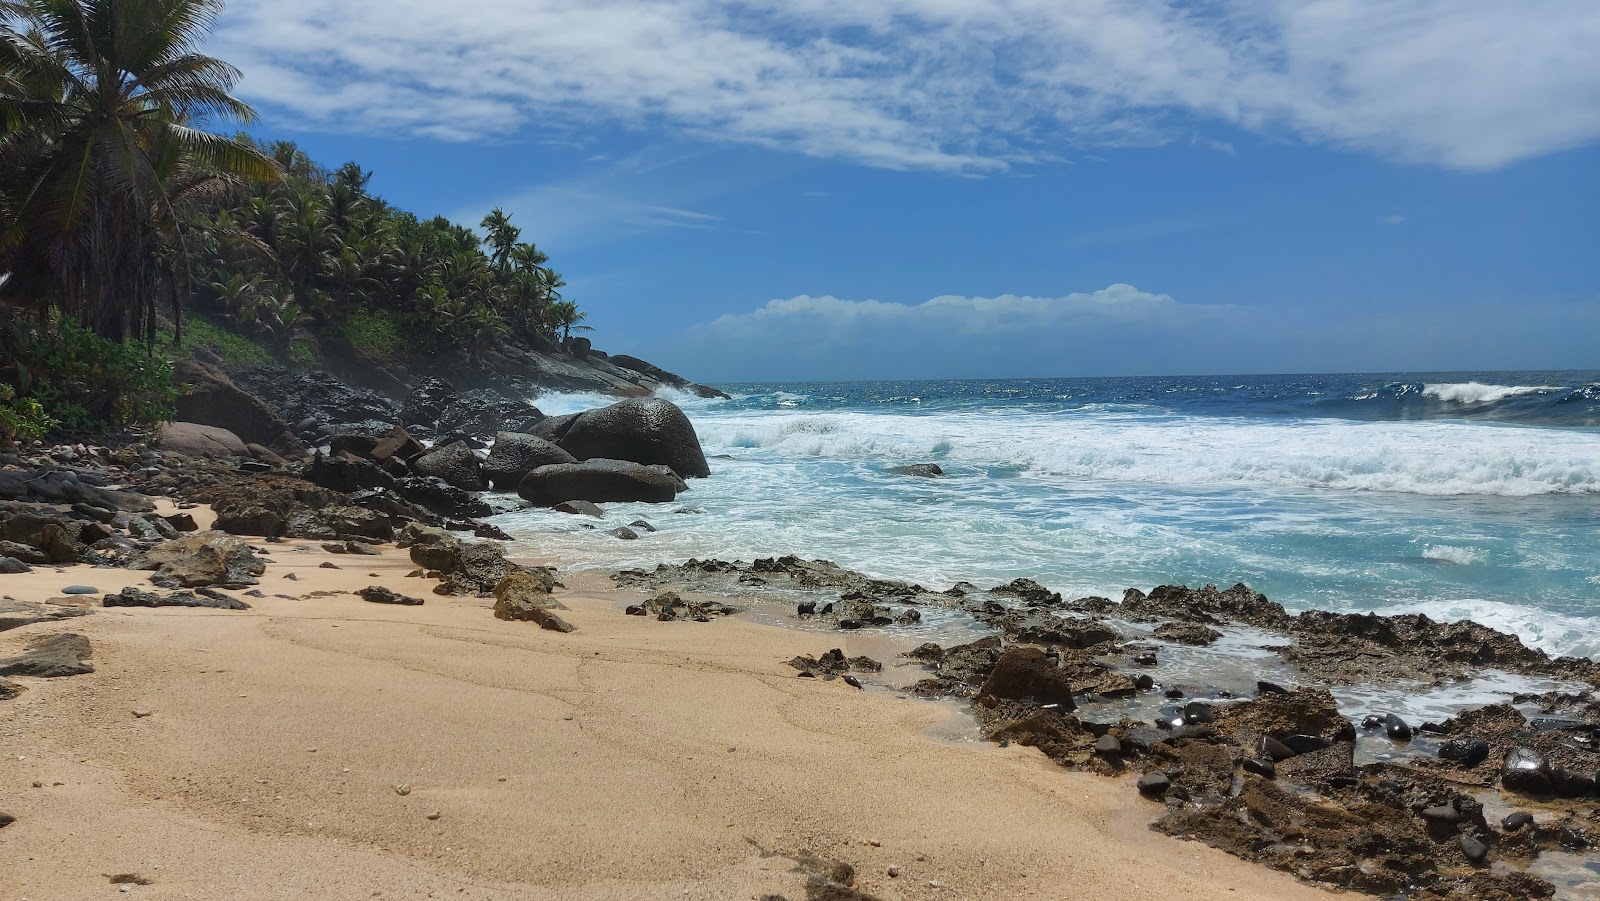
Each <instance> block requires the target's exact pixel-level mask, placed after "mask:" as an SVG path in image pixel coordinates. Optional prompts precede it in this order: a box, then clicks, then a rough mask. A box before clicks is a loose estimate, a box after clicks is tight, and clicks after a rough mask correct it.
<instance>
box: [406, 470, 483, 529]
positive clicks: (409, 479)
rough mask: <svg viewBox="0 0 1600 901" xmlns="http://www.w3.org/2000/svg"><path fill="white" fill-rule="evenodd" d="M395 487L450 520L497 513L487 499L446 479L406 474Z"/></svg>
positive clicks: (422, 505) (419, 504)
mask: <svg viewBox="0 0 1600 901" xmlns="http://www.w3.org/2000/svg"><path fill="white" fill-rule="evenodd" d="M394 489H395V491H397V492H399V493H400V496H401V497H403V498H405V499H406V500H408V501H410V502H412V503H414V504H417V505H418V506H421V507H423V508H424V509H426V510H429V511H431V512H433V513H437V514H438V515H440V516H443V517H446V518H449V519H477V518H478V517H480V516H488V515H490V514H491V513H493V512H494V509H493V508H492V507H490V506H489V504H488V503H486V502H485V501H484V500H483V499H481V498H479V497H477V496H476V495H474V494H472V493H471V492H469V491H466V490H463V489H461V488H457V487H455V486H454V485H450V484H448V483H447V482H445V481H444V480H443V479H437V478H431V477H428V476H406V477H405V478H401V479H396V480H395V481H394Z"/></svg>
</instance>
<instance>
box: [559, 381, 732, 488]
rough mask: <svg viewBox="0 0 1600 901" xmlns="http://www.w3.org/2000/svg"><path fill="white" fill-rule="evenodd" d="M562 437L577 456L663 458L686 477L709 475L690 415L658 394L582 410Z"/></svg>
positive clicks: (656, 460)
mask: <svg viewBox="0 0 1600 901" xmlns="http://www.w3.org/2000/svg"><path fill="white" fill-rule="evenodd" d="M558 443H559V444H560V445H561V447H562V448H563V449H565V450H566V451H567V453H569V454H572V455H573V456H574V457H577V458H578V459H579V460H593V459H596V458H599V459H604V460H627V461H629V462H632V463H643V464H645V465H647V466H649V465H655V464H660V465H663V466H670V467H671V468H672V470H673V472H676V473H677V474H678V475H680V476H683V477H684V478H686V479H703V478H705V477H707V476H709V475H711V467H710V466H708V465H706V455H705V452H704V451H702V450H701V449H700V438H699V436H697V435H696V434H695V432H694V426H693V425H692V424H691V423H690V422H689V417H687V416H685V415H684V413H683V411H682V410H680V409H678V406H677V405H676V404H674V403H672V402H671V401H666V400H662V399H661V398H659V397H636V398H630V399H628V400H624V401H618V402H617V403H614V404H612V405H611V406H609V407H603V408H601V409H599V410H589V411H587V412H585V413H580V414H578V417H577V419H575V420H574V421H573V423H572V425H571V427H570V428H568V429H567V432H566V434H565V435H563V436H562V438H561V440H560V441H559V442H558ZM585 500H593V498H585Z"/></svg>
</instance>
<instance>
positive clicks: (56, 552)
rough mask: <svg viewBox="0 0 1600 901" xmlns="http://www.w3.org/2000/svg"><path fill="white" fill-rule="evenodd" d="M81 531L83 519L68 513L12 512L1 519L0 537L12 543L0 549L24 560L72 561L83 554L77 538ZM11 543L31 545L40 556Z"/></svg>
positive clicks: (38, 561)
mask: <svg viewBox="0 0 1600 901" xmlns="http://www.w3.org/2000/svg"><path fill="white" fill-rule="evenodd" d="M82 531H83V523H81V522H79V521H77V520H75V519H72V518H71V517H67V516H58V515H53V514H49V515H45V514H37V513H14V514H12V515H11V516H8V517H6V518H4V519H0V538H3V539H4V540H5V541H7V542H11V543H12V544H7V545H4V546H0V553H3V554H5V555H6V556H8V557H16V558H17V559H19V560H22V561H23V562H24V563H33V564H39V563H72V562H75V561H77V559H78V558H79V557H80V556H81V555H82V554H83V548H82V547H81V546H80V545H79V543H78V540H77V539H78V535H79V534H80V533H81V532H82ZM13 545H25V546H27V547H30V548H33V549H34V550H35V551H37V552H38V555H43V559H40V558H39V556H38V555H36V554H30V553H28V552H25V551H21V550H20V549H19V548H17V547H14V546H13Z"/></svg>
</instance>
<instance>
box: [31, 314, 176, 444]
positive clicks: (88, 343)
mask: <svg viewBox="0 0 1600 901" xmlns="http://www.w3.org/2000/svg"><path fill="white" fill-rule="evenodd" d="M14 346H15V348H16V351H17V359H16V361H15V363H14V368H15V370H16V374H17V381H18V384H17V386H16V387H17V393H18V394H20V395H21V396H22V397H24V398H27V399H31V400H32V401H35V402H37V403H38V404H41V405H42V406H43V408H44V409H46V410H49V411H50V415H51V416H52V417H54V418H55V419H57V420H59V422H60V425H61V427H62V428H65V429H68V430H71V431H81V432H105V431H121V430H123V429H126V428H128V427H129V426H135V425H154V424H156V423H161V422H170V421H172V418H173V416H174V414H175V412H176V405H177V399H178V393H177V390H176V389H175V388H174V387H173V386H172V361H171V360H170V359H167V358H166V357H165V356H161V355H158V354H156V353H154V351H153V350H152V348H150V347H148V346H146V345H142V344H123V343H121V342H118V341H111V340H108V339H106V338H102V337H100V336H98V335H96V334H95V333H93V332H91V331H89V330H88V329H85V328H81V327H79V326H77V325H73V324H72V323H69V322H56V323H53V324H51V325H48V326H40V325H38V324H34V323H29V324H26V325H17V326H15V342H14Z"/></svg>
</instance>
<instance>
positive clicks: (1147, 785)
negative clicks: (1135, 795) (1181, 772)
mask: <svg viewBox="0 0 1600 901" xmlns="http://www.w3.org/2000/svg"><path fill="white" fill-rule="evenodd" d="M1135 784H1136V785H1137V786H1138V788H1139V794H1141V795H1146V796H1149V797H1153V798H1159V797H1161V796H1162V795H1165V794H1166V793H1167V789H1169V788H1171V787H1172V780H1171V779H1169V778H1167V774H1166V773H1160V772H1153V773H1145V774H1144V775H1143V776H1140V777H1139V781H1138V782H1137V783H1135Z"/></svg>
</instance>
